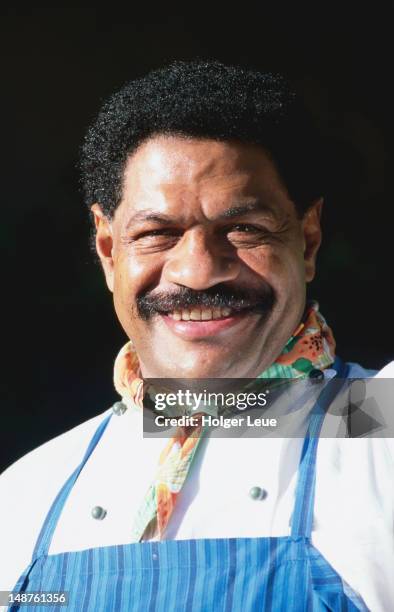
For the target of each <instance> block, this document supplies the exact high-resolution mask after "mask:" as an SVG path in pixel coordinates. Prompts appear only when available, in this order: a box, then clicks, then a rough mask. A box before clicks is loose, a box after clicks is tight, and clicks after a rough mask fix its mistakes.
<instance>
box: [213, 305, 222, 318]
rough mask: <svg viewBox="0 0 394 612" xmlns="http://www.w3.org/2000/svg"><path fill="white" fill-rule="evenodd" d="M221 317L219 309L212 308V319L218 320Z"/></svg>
mask: <svg viewBox="0 0 394 612" xmlns="http://www.w3.org/2000/svg"><path fill="white" fill-rule="evenodd" d="M221 316H222V314H221V310H220V308H214V309H213V311H212V318H213V319H220V317H221Z"/></svg>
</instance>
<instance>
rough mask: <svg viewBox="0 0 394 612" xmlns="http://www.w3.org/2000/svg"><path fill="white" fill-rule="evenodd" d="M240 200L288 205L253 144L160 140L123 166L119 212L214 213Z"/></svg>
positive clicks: (275, 175) (276, 178)
mask: <svg viewBox="0 0 394 612" xmlns="http://www.w3.org/2000/svg"><path fill="white" fill-rule="evenodd" d="M242 198H243V199H245V198H259V199H262V200H263V201H264V204H265V205H270V204H272V206H273V207H275V206H277V205H280V204H283V201H284V200H286V201H289V196H288V193H287V190H286V188H285V186H284V184H283V182H282V180H281V179H280V177H279V174H278V172H277V170H276V168H275V166H274V164H273V163H272V161H271V160H270V158H269V155H268V154H267V153H266V152H265V151H264V149H263V148H262V147H259V146H257V145H252V144H245V143H240V142H231V141H225V142H222V141H215V140H210V139H197V138H186V137H182V136H164V135H160V136H156V137H154V138H151V139H149V140H147V141H146V142H144V143H143V144H141V145H140V146H139V147H138V148H137V150H136V151H135V152H134V153H133V154H132V155H131V156H130V158H129V159H128V161H127V164H126V168H125V173H124V181H123V198H122V206H123V208H129V209H130V208H131V209H134V210H136V209H138V210H144V209H146V208H150V209H151V208H152V206H154V207H155V208H156V209H158V210H161V211H164V210H167V209H168V208H169V207H170V208H174V207H175V208H179V207H184V206H187V205H194V204H199V205H200V206H202V207H207V208H208V209H209V208H212V207H213V208H215V209H217V208H218V207H219V208H220V207H222V206H226V205H228V204H229V203H230V202H231V203H233V201H235V200H240V199H242Z"/></svg>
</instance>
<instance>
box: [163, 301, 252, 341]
mask: <svg viewBox="0 0 394 612" xmlns="http://www.w3.org/2000/svg"><path fill="white" fill-rule="evenodd" d="M250 314H255V313H254V312H253V306H249V307H245V308H241V309H232V308H227V307H218V308H207V307H206V306H201V307H197V306H193V307H192V308H183V309H182V310H180V309H179V310H174V311H172V312H168V313H160V316H161V318H162V320H163V321H164V322H165V323H166V325H167V326H168V327H169V328H170V329H171V331H172V332H174V333H175V334H176V335H178V336H180V337H183V338H185V339H198V338H206V337H209V336H215V335H217V334H220V333H221V332H224V331H225V330H227V329H229V328H230V327H233V326H235V325H237V324H239V323H241V322H243V321H245V320H246V319H249V320H250V317H248V315H250Z"/></svg>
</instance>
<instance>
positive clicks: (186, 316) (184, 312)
mask: <svg viewBox="0 0 394 612" xmlns="http://www.w3.org/2000/svg"><path fill="white" fill-rule="evenodd" d="M189 320H190V310H186V309H183V310H182V321H189Z"/></svg>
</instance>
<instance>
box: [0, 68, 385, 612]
mask: <svg viewBox="0 0 394 612" xmlns="http://www.w3.org/2000/svg"><path fill="white" fill-rule="evenodd" d="M324 170H325V163H324V150H323V149H322V148H321V146H320V144H319V139H318V138H317V136H316V134H315V131H314V130H313V127H312V124H311V122H310V119H309V118H308V116H307V114H306V113H305V111H304V110H303V108H302V106H301V104H300V103H299V101H298V99H297V97H296V96H295V95H294V94H293V93H292V92H291V91H290V90H289V88H288V86H287V84H286V82H285V81H284V79H283V78H282V77H280V76H278V75H271V74H261V73H257V72H253V71H248V70H244V69H241V68H234V67H228V66H224V65H222V64H220V63H217V62H191V63H183V62H179V63H175V64H172V65H171V66H168V67H165V68H163V69H161V70H158V71H155V72H152V73H150V74H148V75H147V76H146V77H144V78H141V79H139V80H136V81H132V82H130V83H129V84H127V85H126V86H125V87H123V89H122V90H120V91H119V92H118V93H116V94H115V95H114V96H112V97H111V98H110V99H109V100H108V102H106V103H105V105H104V106H103V108H102V110H101V111H100V114H99V116H98V118H97V120H96V121H95V123H94V124H93V125H92V126H91V128H90V130H89V132H88V134H87V137H86V140H85V145H84V150H83V159H82V175H83V184H84V189H85V196H86V202H87V204H88V206H89V209H90V210H91V213H92V218H93V220H94V224H93V225H94V244H95V249H96V251H97V254H98V256H99V258H100V261H101V264H102V268H103V271H104V275H105V279H106V283H107V286H108V289H109V290H110V291H111V292H112V294H113V299H114V306H115V311H116V315H117V317H118V319H119V321H120V323H121V325H122V327H123V329H124V331H125V334H126V336H127V338H128V342H127V344H126V345H125V346H124V347H123V348H122V349H121V350H120V352H119V353H118V355H117V357H116V359H115V366H114V383H115V388H116V390H117V391H118V393H119V395H120V398H121V401H120V402H119V401H118V402H116V403H115V405H114V406H113V407H111V408H109V409H108V410H106V411H105V412H104V413H101V414H99V415H98V416H97V417H95V418H93V419H91V420H89V421H87V422H85V423H82V424H81V425H80V426H78V427H76V428H74V429H73V430H71V431H69V432H66V433H65V434H63V435H62V436H59V437H58V438H55V439H53V440H51V441H49V442H48V443H46V444H44V445H43V446H41V447H40V448H38V449H36V450H35V451H33V452H32V453H29V454H28V455H26V456H25V457H23V458H22V459H20V460H19V461H18V462H17V463H15V464H14V465H13V466H11V467H10V468H9V469H8V470H7V471H6V472H5V473H4V474H3V475H2V477H1V479H0V494H1V499H2V507H1V510H0V519H1V520H0V538H1V540H0V541H1V550H2V555H1V558H0V589H4V590H6V589H8V590H12V593H11V595H9V596H10V597H11V596H12V597H14V598H16V599H14V601H15V602H16V603H15V604H14V607H13V608H12V609H18V608H17V605H18V599H17V597H18V596H19V599H20V594H21V593H22V592H25V593H28V594H29V593H32V592H34V593H37V592H38V593H40V596H42V597H44V598H45V597H49V596H51V597H55V596H56V597H58V598H59V597H62V596H63V595H62V594H63V593H66V595H65V597H68V604H69V606H70V607H71V609H73V610H74V609H75V610H92V611H93V610H94V611H97V610H114V611H115V610H116V611H118V610H141V611H142V610H143V611H145V610H148V609H149V610H163V611H164V610H185V611H189V610H190V611H192V610H215V611H217V610H234V611H238V610H241V609H242V610H299V611H301V610H312V609H313V610H342V609H347V610H367V609H372V610H381V611H383V610H391V609H392V605H393V602H394V591H393V585H392V580H391V579H390V572H391V571H392V568H393V566H394V554H393V533H392V513H393V509H394V499H393V489H392V461H393V454H394V453H393V445H392V440H385V439H372V438H365V439H364V440H351V439H349V438H346V439H345V438H343V439H339V438H327V439H325V438H321V439H320V440H319V431H320V430H321V428H322V426H323V423H324V422H325V418H326V417H325V414H326V413H327V411H328V410H329V408H330V406H331V404H332V402H333V401H334V398H335V397H336V396H335V395H333V394H332V392H330V393H327V389H328V388H329V385H328V386H327V385H323V386H322V385H320V383H323V382H325V381H329V380H331V379H338V380H339V381H340V380H345V379H349V378H367V377H372V376H374V375H375V374H376V372H374V371H369V370H365V369H364V368H362V367H361V366H359V365H357V364H353V363H352V364H344V363H343V362H342V361H341V360H340V358H339V357H338V356H336V355H335V340H334V337H333V334H332V331H331V329H330V328H329V327H328V326H327V324H326V322H325V320H324V318H323V316H322V315H321V314H320V312H319V309H318V305H317V304H316V302H309V301H307V299H306V286H307V283H308V282H310V281H311V280H312V279H313V278H314V275H315V265H316V255H317V252H318V249H319V246H320V242H321V226H320V218H321V210H322V205H323V196H324ZM383 376H384V373H383ZM244 378H245V379H249V380H251V379H252V380H253V381H260V380H264V381H267V384H268V381H272V380H273V381H277V382H278V380H280V379H291V380H293V379H296V380H297V381H300V382H301V383H305V385H306V387H305V386H304V387H303V390H305V388H306V390H307V392H306V394H305V393H304V394H299V395H298V396H297V398H298V399H297V401H298V407H299V408H300V409H302V410H303V415H304V417H305V422H306V423H307V427H308V428H309V429H308V435H306V436H305V431H304V433H303V435H302V436H301V435H295V436H294V437H278V436H277V437H275V436H268V437H267V436H261V437H253V435H251V437H250V438H247V437H246V438H240V437H233V438H231V437H229V438H225V439H223V438H220V437H215V436H213V435H211V432H209V431H208V432H207V431H206V430H205V429H202V427H201V423H202V421H201V420H199V419H200V418H201V417H198V418H197V421H196V423H197V424H196V423H194V426H193V427H182V426H179V427H178V428H175V432H174V433H173V435H172V437H170V439H165V437H164V435H163V436H154V437H144V436H143V432H142V414H143V412H142V410H141V408H142V402H143V398H144V393H145V396H146V392H147V390H148V389H149V388H150V387H149V384H150V383H149V381H150V380H151V379H163V384H164V385H165V384H166V383H165V381H169V380H172V381H173V382H172V383H171V384H174V379H175V380H178V379H198V380H200V379H201V380H203V381H204V380H206V379H229V380H233V379H244ZM164 379H165V380H164ZM147 381H148V382H147ZM316 381H318V382H319V384H316ZM146 382H147V384H145V383H146ZM167 384H169V383H167ZM288 384H290V383H288ZM288 384H286V385H285V387H282V389H284V390H283V391H279V395H280V397H281V398H282V400H283V397H284V398H285V400H283V401H285V403H286V401H287V403H288V404H289V406H288V408H289V409H290V410H293V409H294V406H293V404H292V402H293V399H294V396H291V397H292V399H291V400H290V399H287V400H286V398H287V397H288V398H290V395H289V396H287V395H286V393H287V391H286V389H287V388H288ZM322 389H323V390H322ZM149 397H154V395H153V396H149ZM178 404H179V405H178V406H177V407H176V409H177V410H178V412H177V415H178V416H177V418H179V416H181V415H182V414H184V413H185V410H184V409H183V404H181V402H178ZM290 404H291V405H290ZM145 408H146V406H145ZM209 409H210V406H207V412H209ZM146 410H148V411H149V410H150V408H146ZM199 410H200V409H199ZM201 412H202V413H203V412H204V410H201ZM199 414H200V412H199ZM260 416H261V415H260ZM273 420H274V421H275V419H273ZM268 421H269V419H267V422H268ZM177 422H178V421H177ZM179 422H181V421H179ZM311 428H312V429H311ZM313 428H314V429H313ZM311 432H313V434H312V433H311ZM45 592H49V593H47V594H46V595H45ZM9 601H10V600H9ZM37 601H38V600H37ZM41 601H42V602H44V600H41ZM60 601H61V600H60Z"/></svg>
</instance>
